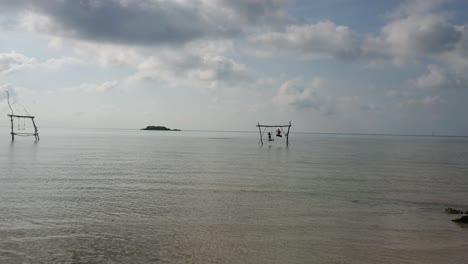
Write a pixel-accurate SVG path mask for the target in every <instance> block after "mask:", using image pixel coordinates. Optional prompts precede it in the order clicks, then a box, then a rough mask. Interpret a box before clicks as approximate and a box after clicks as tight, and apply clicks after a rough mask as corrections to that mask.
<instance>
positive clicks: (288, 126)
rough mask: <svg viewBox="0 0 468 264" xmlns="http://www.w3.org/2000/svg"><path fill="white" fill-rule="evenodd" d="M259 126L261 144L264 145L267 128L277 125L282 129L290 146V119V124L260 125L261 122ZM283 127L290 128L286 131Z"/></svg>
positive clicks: (259, 142) (287, 144)
mask: <svg viewBox="0 0 468 264" xmlns="http://www.w3.org/2000/svg"><path fill="white" fill-rule="evenodd" d="M257 127H258V132H260V141H258V144H261V145H263V134H265V131H266V129H267V128H269V127H277V128H279V129H281V131H282V132H283V134H284V136H285V137H286V146H287V147H288V146H289V145H290V144H289V131H290V130H291V121H289V125H260V123H258V124H257ZM283 127H284V128H286V127H287V128H288V130H287V131H286V132H285V131H284V130H283ZM262 128H264V129H263V132H262Z"/></svg>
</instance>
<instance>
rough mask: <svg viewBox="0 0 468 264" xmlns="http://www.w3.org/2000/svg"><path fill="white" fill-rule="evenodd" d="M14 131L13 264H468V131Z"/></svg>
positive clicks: (2, 149)
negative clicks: (461, 219) (261, 135)
mask: <svg viewBox="0 0 468 264" xmlns="http://www.w3.org/2000/svg"><path fill="white" fill-rule="evenodd" d="M0 131H2V134H0V263H466V261H467V260H468V250H467V249H468V228H466V227H464V226H461V225H457V224H455V223H453V222H451V221H450V220H451V219H453V218H456V216H453V215H452V216H451V215H446V214H444V208H445V207H454V208H458V209H463V210H468V139H463V138H437V137H389V136H346V135H343V136H337V135H312V134H292V135H291V143H292V145H291V146H290V147H289V148H286V147H285V146H284V142H279V141H275V142H274V143H273V144H265V145H264V146H262V147H260V146H259V145H257V140H258V135H257V134H256V133H233V132H185V131H182V132H158V131H125V130H76V131H71V130H68V131H67V130H58V131H57V130H47V129H43V130H41V141H40V142H34V140H33V138H19V139H18V140H17V141H15V142H14V143H11V142H10V139H9V137H8V136H9V135H8V130H7V129H6V128H2V129H0Z"/></svg>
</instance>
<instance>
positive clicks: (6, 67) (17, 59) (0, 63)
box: [0, 52, 37, 74]
mask: <svg viewBox="0 0 468 264" xmlns="http://www.w3.org/2000/svg"><path fill="white" fill-rule="evenodd" d="M36 64H37V62H36V59H35V58H29V57H27V56H25V55H23V54H19V53H16V52H9V53H0V73H2V74H8V73H12V72H15V71H17V70H20V69H24V68H31V67H33V66H34V65H36Z"/></svg>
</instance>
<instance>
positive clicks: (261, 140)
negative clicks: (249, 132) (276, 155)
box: [258, 123, 263, 145]
mask: <svg viewBox="0 0 468 264" xmlns="http://www.w3.org/2000/svg"><path fill="white" fill-rule="evenodd" d="M258 132H260V142H261V143H262V145H263V139H262V128H261V127H260V123H258Z"/></svg>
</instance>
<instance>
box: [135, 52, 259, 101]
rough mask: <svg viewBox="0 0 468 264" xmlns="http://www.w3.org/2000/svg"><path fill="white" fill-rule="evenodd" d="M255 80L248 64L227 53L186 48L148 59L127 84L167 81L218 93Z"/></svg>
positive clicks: (172, 84) (166, 84)
mask: <svg viewBox="0 0 468 264" xmlns="http://www.w3.org/2000/svg"><path fill="white" fill-rule="evenodd" d="M255 79H256V77H255V75H254V73H252V72H251V71H250V70H249V69H248V68H247V67H246V66H245V65H243V64H240V63H237V62H235V61H233V60H231V59H229V58H227V57H225V56H222V55H217V54H195V53H191V52H188V51H186V52H181V53H173V52H172V53H171V52H166V53H164V55H159V56H152V57H149V58H147V59H146V60H144V61H143V62H142V63H141V64H140V65H139V66H138V67H137V71H136V72H135V74H133V75H132V76H130V77H129V78H127V83H129V84H139V83H144V82H163V83H164V84H165V86H179V87H194V88H198V89H201V90H204V91H209V92H210V93H215V92H216V90H218V89H219V88H220V87H224V88H233V87H240V86H248V85H249V84H250V83H252V82H254V81H255Z"/></svg>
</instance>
